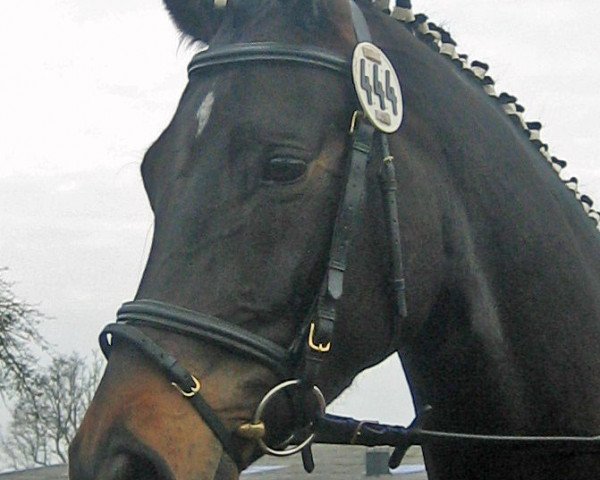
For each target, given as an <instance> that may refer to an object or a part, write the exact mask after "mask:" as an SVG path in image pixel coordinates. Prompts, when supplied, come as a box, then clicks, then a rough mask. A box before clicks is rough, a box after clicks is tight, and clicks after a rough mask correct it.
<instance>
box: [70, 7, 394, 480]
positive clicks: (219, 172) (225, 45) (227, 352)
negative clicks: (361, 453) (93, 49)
mask: <svg viewBox="0 0 600 480" xmlns="http://www.w3.org/2000/svg"><path fill="white" fill-rule="evenodd" d="M166 3H167V6H168V8H169V9H170V11H171V13H172V15H173V17H174V18H175V20H176V22H177V23H178V24H179V25H180V27H181V28H182V29H183V31H184V32H186V33H188V34H189V35H192V36H193V37H194V38H196V39H201V40H204V41H207V42H208V43H209V44H210V48H209V49H208V50H207V51H206V52H201V53H200V54H199V55H198V56H197V58H196V60H195V61H194V62H192V64H191V67H190V81H189V84H188V86H187V88H186V89H185V92H184V93H183V96H182V99H181V101H180V104H179V107H178V109H177V112H176V113H175V116H174V118H173V120H172V122H171V124H170V125H169V126H168V127H167V129H166V130H165V131H164V133H163V134H162V135H161V136H160V138H159V139H158V140H157V141H156V142H155V143H154V144H153V145H152V146H151V147H150V149H149V150H148V152H147V153H146V155H145V158H144V160H143V164H142V176H143V181H144V185H145V188H146V191H147V194H148V198H149V201H150V204H151V207H152V210H153V212H154V216H155V227H154V237H153V242H152V248H151V252H150V256H149V259H148V263H147V266H146V269H145V272H144V275H143V278H142V280H141V284H140V286H139V290H138V293H137V296H136V300H137V301H139V302H141V303H138V304H136V305H137V306H140V305H145V307H148V308H150V310H152V309H153V308H157V309H159V310H160V308H163V307H164V306H165V305H170V306H174V305H175V306H177V312H179V314H180V316H185V315H187V314H188V313H189V312H202V315H203V318H209V319H210V321H212V322H213V323H215V322H216V323H219V322H220V323H222V324H226V325H227V328H229V329H235V328H240V329H243V330H241V331H242V332H248V335H250V334H251V335H253V336H256V338H259V339H263V340H264V342H268V344H267V347H268V348H271V349H272V350H282V349H283V350H289V349H290V348H293V344H294V342H295V339H297V338H298V336H299V334H300V333H301V332H304V331H305V330H306V328H307V326H306V325H305V318H306V317H307V315H308V314H309V312H310V311H311V309H312V308H314V305H315V298H317V297H318V296H319V292H320V289H321V287H322V279H323V277H324V275H325V272H326V269H327V260H328V253H329V246H330V245H329V244H330V241H331V237H332V230H333V225H334V223H335V218H336V214H337V211H338V208H339V203H340V196H341V194H342V191H343V187H344V185H345V181H346V176H347V173H346V161H345V158H346V155H347V153H348V149H349V135H348V131H349V128H350V123H351V119H352V112H353V110H354V109H355V108H356V105H355V102H356V100H355V94H354V92H353V87H352V84H351V78H350V75H349V72H348V71H347V69H346V65H345V64H344V62H345V61H346V60H347V59H348V58H349V57H350V56H351V54H352V50H353V47H354V45H355V44H356V39H355V33H354V28H353V22H352V20H351V11H350V6H349V3H348V2H347V1H345V0H344V1H341V0H340V1H334V2H332V1H313V2H305V1H303V0H302V1H283V0H281V1H256V2H254V1H253V2H246V1H244V2H232V4H230V5H228V6H227V8H225V9H222V10H219V9H216V8H215V6H214V5H213V4H212V2H207V1H204V2H188V1H185V2H182V1H172V2H169V1H167V2H166ZM267 42H268V43H267ZM277 45H279V46H284V50H285V51H283V52H280V53H279V54H274V53H273V48H275V50H277ZM303 45H311V46H312V47H314V48H312V50H311V51H310V52H309V53H308V54H307V53H306V52H304V53H302V52H303V51H302V49H301V47H302V46H303ZM296 50H297V52H298V53H299V58H300V61H295V60H293V59H292V61H291V62H289V61H284V60H285V59H284V57H286V56H290V54H293V53H294V52H296ZM277 55H279V56H277ZM292 56H293V55H292ZM329 57H331V60H329ZM340 59H341V60H340ZM320 64H325V66H324V67H323V66H322V65H321V66H320ZM368 175H369V176H371V177H375V176H376V175H377V171H376V170H375V169H374V168H372V169H370V171H369V172H368ZM361 224H362V227H361V229H364V230H383V228H384V226H383V224H382V222H381V220H380V219H379V218H377V216H376V215H372V216H371V217H369V216H365V218H364V221H363V222H361ZM361 237H362V238H363V239H364V240H359V241H358V242H357V244H356V245H354V246H353V247H352V248H356V249H360V250H361V255H360V261H357V262H356V265H355V266H354V268H353V271H352V272H349V274H348V276H347V278H346V280H345V284H344V288H346V289H347V290H348V291H351V292H352V293H353V294H352V295H351V297H352V298H353V301H352V302H347V303H345V304H344V305H342V306H341V309H340V312H339V316H340V317H343V318H344V327H343V328H340V329H339V330H336V332H335V342H333V345H334V346H333V349H332V351H331V352H330V357H331V358H330V359H329V358H328V361H327V362H325V364H324V365H323V368H322V369H321V370H320V371H319V374H318V379H316V382H317V383H318V384H319V385H322V389H323V393H324V396H325V398H326V399H327V401H330V400H332V399H333V398H335V396H337V395H338V394H339V393H340V392H341V391H342V390H343V389H344V388H345V387H346V386H347V385H348V384H349V382H350V381H351V379H352V377H353V376H354V375H355V374H356V373H357V372H358V371H360V370H362V369H364V368H365V367H366V366H369V365H373V364H375V363H377V362H379V361H380V360H381V359H383V358H384V357H385V356H386V355H388V354H389V353H390V352H392V351H393V350H394V349H395V346H394V343H393V332H394V328H393V327H392V326H391V325H390V323H389V321H388V320H387V318H388V317H387V316H386V315H375V314H374V312H387V311H389V310H391V306H390V304H389V300H388V298H387V296H386V295H385V294H384V293H382V292H384V289H382V288H380V287H381V286H382V285H383V284H385V281H386V280H385V275H384V274H383V273H382V272H386V269H385V265H384V263H383V262H384V259H383V258H382V257H381V255H380V253H381V249H382V248H385V247H382V245H379V243H381V242H383V240H382V236H381V235H378V234H375V235H362V236H361ZM373 266H379V268H375V269H374V268H373ZM359 279H360V282H358V280H359ZM365 280H366V281H367V282H368V283H367V284H368V285H372V287H369V288H368V289H361V288H360V287H359V283H360V284H363V283H364V282H365ZM367 297H368V299H369V300H368V302H365V301H363V300H364V299H366V298H367ZM143 302H146V304H144V303H143ZM136 305H134V307H136ZM134 309H135V308H134ZM138 313H139V312H138ZM171 313H172V311H171ZM153 314H154V315H156V316H159V315H160V313H157V312H156V311H155V310H153V313H152V312H151V313H150V314H149V313H148V311H147V310H146V313H143V314H142V316H143V315H146V316H147V315H153ZM125 315H126V313H125ZM166 316H167V317H168V316H169V314H168V313H167V314H166ZM138 317H139V316H138ZM153 327H156V325H150V326H148V324H145V325H144V326H142V327H140V330H141V331H142V332H143V334H144V336H147V337H148V338H150V339H151V341H152V342H153V343H156V344H157V345H158V346H159V347H160V349H161V351H160V353H158V354H157V355H158V356H160V355H166V353H163V352H168V354H169V355H171V356H172V357H173V358H176V359H177V362H178V365H182V366H184V367H185V369H186V370H187V371H189V372H192V373H193V376H194V377H193V378H194V379H198V383H197V384H196V386H198V387H199V388H200V392H201V395H202V401H203V402H205V403H206V405H207V406H208V407H207V409H208V410H209V413H208V414H207V415H208V416H211V417H216V418H217V420H216V423H218V424H219V426H218V427H216V428H217V429H221V430H224V431H225V432H226V433H224V435H223V436H226V437H228V439H227V440H226V441H225V440H224V439H223V438H220V437H219V435H218V433H217V434H215V428H211V426H210V425H207V423H208V424H210V421H207V418H206V415H198V412H197V411H196V409H195V408H194V407H193V406H192V404H191V403H190V402H189V401H188V400H187V399H186V398H185V396H183V395H182V394H181V393H187V392H181V393H180V390H181V389H182V388H184V387H181V386H180V388H179V389H176V388H174V387H173V386H172V385H171V384H170V383H169V382H168V381H167V380H166V379H165V374H164V372H163V371H161V369H160V368H157V365H156V361H155V360H153V359H152V358H151V359H149V358H148V355H147V354H146V355H145V354H144V352H143V351H142V352H141V351H140V349H139V348H138V349H136V348H132V342H134V343H135V341H136V339H132V338H129V337H128V338H127V339H124V338H121V337H120V336H119V335H118V334H117V333H118V332H116V331H111V332H110V333H111V335H108V336H109V337H111V339H112V342H110V340H106V344H105V346H106V347H107V348H110V360H109V363H108V367H107V370H106V373H105V376H104V378H103V380H102V382H101V385H100V387H99V389H98V391H97V394H96V397H95V399H94V401H93V403H92V405H91V407H90V409H89V411H88V413H87V415H86V418H85V420H84V422H83V424H82V426H81V429H80V431H79V433H78V435H77V438H76V439H75V441H74V444H73V446H72V449H71V478H74V479H81V480H83V479H90V480H91V479H95V478H106V479H133V478H156V479H165V480H166V479H182V480H183V479H193V478H194V479H195V478H203V479H212V478H220V479H226V478H236V477H237V475H238V472H239V471H240V470H241V469H243V468H244V467H246V466H247V465H248V464H249V463H250V462H251V461H253V460H254V459H255V458H256V457H257V456H258V455H259V451H258V449H257V446H256V442H255V441H252V440H249V439H247V438H244V437H243V436H241V435H239V434H237V433H236V430H237V429H238V428H239V427H240V425H242V424H247V423H248V422H249V421H251V419H252V417H253V414H254V412H255V409H256V408H257V405H258V404H259V403H260V401H261V398H263V397H264V396H265V394H266V393H267V392H268V391H269V390H270V389H271V388H273V387H274V386H275V385H277V384H278V383H280V382H281V381H282V380H287V379H289V378H291V377H293V375H295V372H294V371H293V368H292V367H290V369H288V371H281V369H279V370H278V371H277V369H276V367H277V365H274V366H272V368H270V367H269V361H267V362H266V363H267V365H265V362H260V361H257V360H256V359H255V358H254V357H253V356H252V355H250V356H244V355H240V354H239V352H237V351H236V350H235V349H232V348H231V345H227V344H221V345H215V344H214V342H212V341H210V339H207V338H198V337H194V336H193V335H192V336H190V335H185V334H184V333H183V332H182V331H179V330H177V329H172V328H166V329H164V328H153ZM217 328H218V327H217ZM240 336H241V337H243V336H244V333H241V334H240ZM253 338H254V337H253ZM357 340H360V341H357ZM140 342H142V340H140ZM257 342H258V343H260V342H261V341H260V340H257ZM108 343H111V345H110V346H108ZM344 351H352V352H353V355H352V357H351V358H347V357H346V358H345V359H344V360H343V361H342V360H341V358H342V355H341V354H342V352H344ZM242 353H243V352H242ZM273 355H274V353H273ZM271 363H273V361H272V360H271ZM191 387H194V385H192V386H191ZM295 415H296V412H295V409H294V406H293V405H292V404H291V403H290V401H289V399H287V398H286V396H285V395H280V396H277V398H276V399H274V403H273V404H272V405H270V407H269V409H268V412H266V416H267V418H266V422H265V423H266V439H265V441H266V442H267V443H269V444H277V443H279V442H280V441H281V440H283V439H285V438H286V437H287V436H288V435H289V433H290V432H291V431H292V430H293V427H294V421H295V420H294V417H295ZM224 442H226V443H228V446H227V448H225V449H224V445H223V443H224ZM232 451H233V453H232Z"/></svg>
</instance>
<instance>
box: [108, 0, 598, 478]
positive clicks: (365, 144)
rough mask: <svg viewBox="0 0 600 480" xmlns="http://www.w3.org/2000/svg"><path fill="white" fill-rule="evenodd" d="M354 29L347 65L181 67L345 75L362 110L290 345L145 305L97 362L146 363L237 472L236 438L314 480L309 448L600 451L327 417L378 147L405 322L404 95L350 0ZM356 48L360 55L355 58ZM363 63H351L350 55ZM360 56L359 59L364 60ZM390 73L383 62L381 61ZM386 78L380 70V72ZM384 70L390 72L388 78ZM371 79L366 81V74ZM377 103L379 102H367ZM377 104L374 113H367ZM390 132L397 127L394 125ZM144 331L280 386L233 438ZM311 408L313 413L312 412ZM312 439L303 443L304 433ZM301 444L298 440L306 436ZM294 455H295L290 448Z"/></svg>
mask: <svg viewBox="0 0 600 480" xmlns="http://www.w3.org/2000/svg"><path fill="white" fill-rule="evenodd" d="M350 6H351V8H352V17H353V22H354V28H355V32H356V36H357V40H358V45H357V48H356V50H355V58H354V59H353V62H352V64H350V63H349V62H348V60H347V59H345V58H342V57H340V56H338V55H336V54H334V53H331V52H329V51H327V50H323V49H320V48H317V47H305V46H294V45H284V44H278V43H251V44H238V45H228V46H223V47H216V48H212V49H210V48H209V49H208V50H206V51H203V52H200V53H198V54H197V55H196V56H195V57H194V58H193V59H192V61H191V63H190V65H189V67H188V73H189V75H190V77H191V76H193V75H196V74H198V73H199V72H203V71H206V70H209V69H216V68H229V67H231V66H239V65H243V64H256V63H264V64H288V65H297V66H300V67H303V68H315V69H319V70H326V71H329V72H331V73H335V74H337V75H341V76H343V78H347V76H348V75H349V74H350V72H351V70H352V73H353V75H354V82H355V86H356V90H357V97H358V100H359V103H360V104H361V107H362V110H357V111H356V112H355V113H354V115H353V118H352V121H351V127H350V135H351V140H350V148H349V154H348V157H349V158H348V162H347V164H348V167H347V168H348V171H347V177H346V186H345V189H344V191H343V193H342V196H341V199H340V204H339V207H338V213H337V217H336V220H335V224H334V229H333V235H332V239H331V246H330V252H329V259H328V263H327V268H326V273H325V276H324V278H323V280H322V282H321V287H320V290H319V293H318V294H317V297H316V299H315V301H314V303H313V308H312V309H311V311H310V313H309V314H308V315H307V317H306V318H305V319H304V321H303V323H302V327H301V328H300V330H299V332H298V333H297V335H296V338H295V339H294V341H293V342H292V344H291V345H290V346H289V347H288V348H285V347H282V346H281V345H278V344H276V343H274V342H272V341H270V340H268V339H266V338H264V337H261V336H258V335H256V334H254V333H252V332H250V331H248V330H246V329H243V328H240V327H238V326H236V325H232V324H230V323H228V322H226V321H224V320H221V319H219V318H216V317H213V316H211V315H207V314H204V313H201V312H196V311H192V310H188V309H185V308H182V307H180V306H176V305H171V304H168V303H163V302H159V301H156V300H151V299H141V300H134V301H132V302H127V303H125V304H123V306H122V307H121V308H120V309H119V311H118V312H117V323H112V324H109V325H108V326H106V327H105V328H104V330H103V331H102V332H101V334H100V339H99V341H100V346H101V348H102V351H103V353H104V355H105V356H106V357H107V358H108V357H109V356H110V352H111V347H112V345H113V344H114V343H115V342H121V341H124V342H127V343H129V344H131V345H133V346H134V347H136V348H137V349H138V350H139V351H140V352H141V353H143V354H144V355H145V356H146V357H147V358H148V359H150V360H151V361H152V362H153V363H154V364H155V365H156V366H157V367H158V368H159V369H160V370H161V371H162V372H163V374H164V375H165V376H166V377H167V379H168V380H169V381H170V382H171V383H173V385H174V386H175V387H176V388H177V389H178V390H179V392H180V393H181V394H182V395H183V396H184V397H186V398H187V399H189V401H190V402H191V404H192V405H193V406H194V408H195V409H196V411H197V412H198V414H199V415H200V416H201V418H202V419H203V420H204V422H205V423H206V425H207V426H208V427H209V428H210V429H211V430H212V432H213V433H214V434H215V436H216V437H217V439H218V440H219V442H220V443H221V444H222V446H223V450H224V451H225V452H226V453H227V454H228V455H229V456H230V457H231V458H232V459H233V461H234V462H235V463H236V464H237V466H238V468H239V469H242V468H243V466H244V465H243V460H242V458H241V457H240V452H239V448H236V444H237V442H236V440H239V438H236V437H241V438H245V439H250V440H253V441H256V442H257V443H258V444H259V446H260V447H261V449H262V450H263V452H264V453H268V454H271V455H276V456H287V455H292V454H295V453H298V452H301V453H302V459H303V463H304V467H305V469H306V470H307V471H309V472H310V471H312V470H313V468H314V462H313V459H312V453H311V445H312V443H313V442H316V443H334V444H340V445H344V444H355V445H365V446H383V445H387V446H392V447H395V450H394V453H393V455H392V457H391V459H390V466H392V467H395V466H397V465H399V464H400V462H401V460H402V458H403V456H404V454H405V453H406V450H407V449H408V448H409V447H410V446H411V445H422V444H427V445H429V444H439V443H443V444H448V443H458V444H460V445H476V446H480V445H481V444H485V445H486V446H488V445H490V446H494V447H499V448H540V447H542V448H545V449H552V450H560V451H562V450H569V451H570V450H573V449H577V450H580V449H582V450H586V451H587V450H592V451H600V437H520V436H496V435H472V434H462V433H453V432H440V431H435V430H428V429H425V428H423V423H424V419H425V413H426V411H424V412H423V413H419V414H418V415H417V418H416V419H415V421H414V422H413V424H411V425H410V426H409V427H407V428H405V427H400V426H392V425H383V424H378V423H374V422H362V421H357V420H354V419H352V418H347V417H339V416H333V415H329V414H326V413H325V399H324V397H323V394H322V393H321V391H320V389H319V388H318V386H317V385H316V380H317V377H318V375H319V371H320V366H321V364H322V363H323V361H325V359H326V358H327V355H328V353H329V352H330V350H331V348H332V339H333V333H334V329H335V322H336V317H337V315H336V308H337V303H338V301H339V300H340V299H341V297H342V295H343V282H344V273H345V270H346V266H347V254H348V250H349V246H350V243H351V239H352V237H353V234H354V233H355V230H356V227H357V225H358V223H359V220H360V214H361V210H362V208H361V207H362V204H363V200H364V192H365V171H366V168H367V165H368V163H369V162H370V161H372V158H371V157H372V155H371V152H372V147H373V144H374V143H375V142H377V143H378V146H379V151H380V152H381V153H382V157H383V158H382V159H381V165H380V188H381V194H382V199H383V214H384V218H385V223H386V226H387V234H388V242H389V251H390V283H391V285H392V288H393V298H392V300H393V303H394V306H395V314H396V316H399V317H405V316H406V315H407V309H406V299H405V286H404V274H403V265H402V251H401V244H400V230H399V220H398V208H397V204H396V172H395V168H394V164H393V157H392V156H391V155H390V150H389V145H388V138H387V135H386V133H393V132H394V131H396V130H397V129H398V127H399V125H400V122H401V116H402V113H401V92H400V88H399V84H398V85H397V86H394V84H393V81H391V80H390V77H391V75H393V76H394V78H396V75H395V72H393V67H391V64H389V67H386V66H385V65H386V64H385V62H384V60H385V61H387V58H385V55H384V54H383V52H381V51H380V50H379V49H378V48H377V47H375V46H374V45H372V44H371V43H370V41H371V35H370V32H369V28H368V26H367V23H366V20H365V18H364V16H363V14H362V12H361V11H360V10H359V8H358V7H357V6H356V4H355V3H354V1H353V0H350ZM361 47H362V49H361ZM359 50H360V51H361V52H362V53H361V54H360V55H358V56H357V54H356V52H357V51H359ZM361 55H362V56H361ZM368 62H374V63H375V64H380V65H384V67H381V70H382V72H381V73H382V75H384V76H382V78H381V79H379V78H378V77H377V75H378V73H377V72H379V71H380V68H379V67H374V69H373V70H372V72H373V74H372V75H371V73H367V68H368V65H370V64H369V63H368ZM388 63H389V61H388ZM386 68H387V70H386ZM390 69H391V71H390ZM369 72H370V71H369ZM376 96H377V97H378V99H379V102H377V101H371V100H372V99H374V98H375V97H376ZM371 103H380V104H381V105H383V107H381V109H380V110H373V109H372V108H370V106H369V104H371ZM394 122H396V124H397V125H394ZM140 327H150V328H153V329H157V330H165V331H169V332H174V333H176V334H182V335H186V336H190V337H192V338H196V339H199V340H203V341H208V342H210V343H211V344H213V345H216V346H220V347H223V348H224V349H226V350H228V351H229V352H231V353H234V354H235V355H237V356H239V357H243V358H246V359H250V360H253V361H256V362H258V363H260V364H262V365H264V366H266V367H267V368H269V369H270V370H271V371H273V372H274V373H275V374H276V375H277V377H278V378H279V379H280V380H281V381H282V383H280V384H279V385H277V386H276V387H274V388H273V389H272V390H271V391H269V392H268V393H267V394H266V395H265V397H264V399H263V400H262V401H261V402H260V404H259V405H258V407H257V409H256V413H255V415H254V418H253V419H252V421H251V422H249V423H245V424H243V425H239V426H238V428H237V429H236V430H235V431H234V432H232V431H230V430H229V429H228V428H227V427H226V426H225V425H224V424H223V422H222V420H221V419H220V418H219V416H218V415H217V414H216V413H215V412H214V410H213V408H212V407H211V406H210V405H209V404H208V403H207V402H206V401H205V400H204V398H203V397H202V395H201V393H200V390H201V388H202V385H201V381H200V380H199V379H197V378H196V377H194V376H193V375H192V374H191V373H190V372H188V371H187V370H186V369H185V368H184V367H182V366H181V365H180V364H179V363H178V361H177V359H176V358H175V357H173V356H172V355H171V354H169V353H168V352H166V351H165V350H164V349H163V348H162V347H160V346H159V345H158V344H157V343H156V342H154V341H153V340H152V339H150V337H148V336H147V335H146V334H145V333H143V332H142V330H140ZM285 391H290V392H291V394H292V395H291V398H292V402H293V405H294V412H295V413H296V414H297V415H298V417H297V421H296V426H297V431H296V432H295V433H293V434H292V435H290V437H289V438H288V439H287V440H286V441H285V442H283V444H281V445H278V446H276V447H270V446H268V445H267V444H266V443H265V442H264V436H265V434H266V431H265V424H264V422H263V413H264V411H265V409H266V408H267V406H268V404H269V403H270V401H271V400H272V399H273V398H274V397H275V396H276V395H278V394H280V393H281V392H285ZM315 400H316V403H317V407H316V408H315V407H314V403H315ZM307 431H308V432H309V433H308V435H306V432H307ZM301 434H304V435H303V436H302V435H301ZM290 445H292V447H290V448H287V447H288V446H290Z"/></svg>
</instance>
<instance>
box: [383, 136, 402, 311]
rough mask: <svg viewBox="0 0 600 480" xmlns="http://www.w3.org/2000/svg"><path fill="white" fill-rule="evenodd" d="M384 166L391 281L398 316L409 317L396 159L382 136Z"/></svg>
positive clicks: (384, 199)
mask: <svg viewBox="0 0 600 480" xmlns="http://www.w3.org/2000/svg"><path fill="white" fill-rule="evenodd" d="M380 141H381V153H382V155H383V164H382V165H381V170H380V172H379V182H380V186H381V194H382V198H383V210H384V215H385V220H386V224H387V230H388V238H389V242H390V254H391V257H392V262H391V272H390V280H391V284H392V288H393V292H394V303H395V308H396V315H398V316H399V317H402V318H406V317H407V316H408V311H407V308H406V282H405V280H404V264H403V261H402V241H401V237H400V221H399V220H398V202H397V200H396V190H397V182H396V168H395V167H394V158H393V157H392V155H391V154H390V146H389V143H388V137H387V135H384V134H380Z"/></svg>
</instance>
